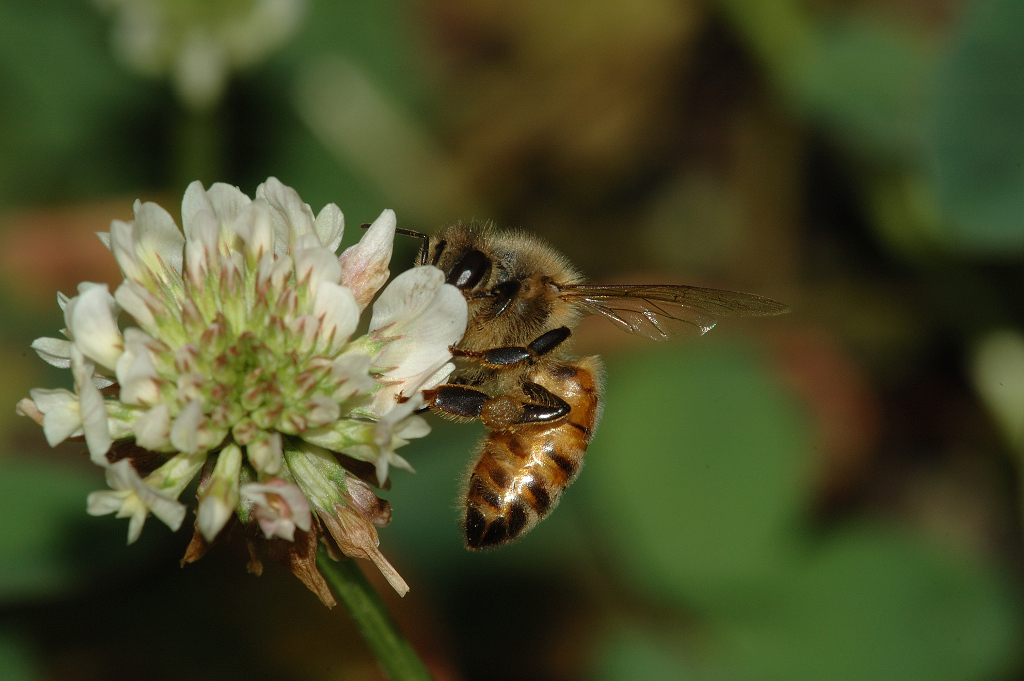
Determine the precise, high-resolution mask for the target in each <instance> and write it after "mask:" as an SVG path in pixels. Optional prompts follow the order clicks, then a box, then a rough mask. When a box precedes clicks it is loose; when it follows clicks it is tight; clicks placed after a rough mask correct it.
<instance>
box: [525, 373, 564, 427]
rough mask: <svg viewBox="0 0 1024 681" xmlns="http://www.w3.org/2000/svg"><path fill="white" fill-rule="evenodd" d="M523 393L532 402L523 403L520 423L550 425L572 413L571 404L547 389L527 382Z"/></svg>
mask: <svg viewBox="0 0 1024 681" xmlns="http://www.w3.org/2000/svg"><path fill="white" fill-rule="evenodd" d="M523 392H524V393H526V396H527V397H528V398H530V400H531V402H524V403H523V415H522V417H520V419H519V423H548V422H551V421H557V420H558V419H561V418H565V417H566V416H568V415H569V412H570V411H572V408H571V407H570V406H569V403H568V402H566V401H565V400H563V399H562V398H561V397H559V396H558V395H555V394H554V393H552V392H551V391H550V390H548V389H547V388H545V387H543V386H540V385H537V384H536V383H532V382H530V381H525V382H524V383H523Z"/></svg>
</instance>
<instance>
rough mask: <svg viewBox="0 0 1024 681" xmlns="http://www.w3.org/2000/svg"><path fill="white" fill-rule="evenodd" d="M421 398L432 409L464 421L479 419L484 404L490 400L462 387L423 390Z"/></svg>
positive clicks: (482, 394) (449, 386) (440, 387)
mask: <svg viewBox="0 0 1024 681" xmlns="http://www.w3.org/2000/svg"><path fill="white" fill-rule="evenodd" d="M423 397H425V398H426V400H427V404H429V405H430V407H432V408H433V409H436V410H437V411H439V412H441V413H443V414H447V415H449V416H455V417H457V418H466V419H475V418H479V417H480V412H481V410H482V409H483V406H484V403H485V402H487V401H488V400H490V399H491V396H490V395H488V394H487V393H482V392H480V391H479V390H474V389H473V388H467V387H466V386H464V385H442V386H439V387H437V388H434V389H433V390H424V391H423Z"/></svg>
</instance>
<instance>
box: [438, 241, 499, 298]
mask: <svg viewBox="0 0 1024 681" xmlns="http://www.w3.org/2000/svg"><path fill="white" fill-rule="evenodd" d="M490 267H491V261H490V259H489V258H488V257H487V256H486V255H484V254H483V253H481V252H480V251H475V250H474V251H470V252H469V253H467V254H466V255H464V256H462V259H461V260H459V262H457V263H455V267H453V268H452V271H451V272H449V273H448V278H447V279H446V282H447V283H449V284H452V285H453V286H457V287H458V288H460V289H471V288H473V287H474V286H476V285H477V284H479V283H480V280H481V279H483V276H484V274H486V273H487V270H488V269H490Z"/></svg>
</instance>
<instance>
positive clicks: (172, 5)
mask: <svg viewBox="0 0 1024 681" xmlns="http://www.w3.org/2000/svg"><path fill="white" fill-rule="evenodd" d="M94 2H95V4H96V5H97V6H98V7H100V8H101V9H103V10H106V11H110V12H113V14H114V28H113V35H112V40H113V43H114V49H115V50H116V52H117V53H118V55H119V56H120V57H121V58H122V59H124V60H125V62H127V63H128V65H129V66H131V67H132V68H133V69H135V70H136V71H138V72H139V73H142V74H144V75H148V76H160V75H163V74H166V73H169V74H170V75H171V77H172V79H173V81H174V85H175V88H176V89H177V91H178V94H179V96H180V97H181V98H182V100H183V101H184V102H185V104H186V105H188V106H189V107H190V108H192V109H196V110H202V109H207V108H209V107H210V106H212V105H213V104H216V102H217V101H218V100H219V99H220V96H221V94H222V93H223V90H224V85H225V83H226V82H227V78H228V74H229V73H230V72H231V71H232V70H237V69H244V68H247V67H250V66H253V65H255V64H257V63H259V62H260V61H263V60H264V59H266V57H267V56H268V55H269V54H271V53H272V52H274V51H275V50H276V49H278V48H279V47H281V46H282V45H284V44H285V43H286V42H287V41H288V39H289V38H291V37H292V36H293V35H294V34H295V32H296V30H297V29H298V28H299V26H300V24H301V23H302V18H303V15H304V14H305V10H306V2H305V0H201V1H197V0H185V1H182V0H94Z"/></svg>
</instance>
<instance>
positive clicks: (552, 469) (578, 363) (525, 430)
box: [465, 357, 601, 549]
mask: <svg viewBox="0 0 1024 681" xmlns="http://www.w3.org/2000/svg"><path fill="white" fill-rule="evenodd" d="M528 380H530V381H532V382H534V383H537V384H538V385H541V386H543V387H544V388H546V389H548V390H550V391H551V392H552V393H554V394H556V395H558V396H559V397H561V398H562V399H563V400H565V401H566V402H567V403H568V404H569V406H570V412H569V414H568V415H567V416H566V417H565V418H563V419H561V420H559V421H556V422H552V423H531V424H523V425H517V426H513V427H511V428H508V429H505V430H494V431H491V432H489V433H488V434H487V436H486V437H485V438H484V440H483V442H482V443H481V451H480V458H479V459H478V460H477V462H476V464H475V465H474V466H473V469H472V471H471V473H470V476H469V488H468V490H467V493H466V520H465V536H466V543H467V545H468V546H469V548H471V549H484V548H490V547H495V546H501V545H502V544H506V543H508V542H510V541H512V540H514V539H515V538H517V537H519V536H520V535H522V534H525V533H526V532H528V531H530V530H531V529H532V528H533V527H534V526H535V525H536V524H537V523H538V522H540V521H541V520H542V519H543V518H544V517H545V516H547V514H548V513H550V512H551V510H552V509H553V508H554V507H555V506H556V505H557V504H558V501H559V499H561V496H562V492H563V491H565V488H566V487H568V486H569V484H570V483H571V482H572V481H573V480H575V479H576V475H577V474H578V473H579V471H580V468H581V467H582V466H583V456H584V454H586V451H587V445H589V444H590V440H591V438H592V437H593V433H594V429H595V428H596V427H597V422H598V419H599V418H600V415H601V363H600V360H599V359H598V358H597V357H586V358H583V359H580V360H575V361H558V362H543V363H540V364H538V365H536V366H534V367H533V371H531V372H530V374H529V376H528Z"/></svg>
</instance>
